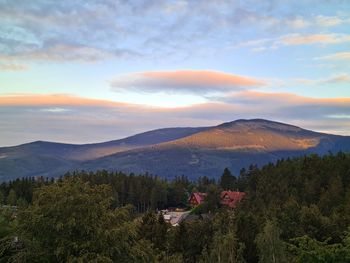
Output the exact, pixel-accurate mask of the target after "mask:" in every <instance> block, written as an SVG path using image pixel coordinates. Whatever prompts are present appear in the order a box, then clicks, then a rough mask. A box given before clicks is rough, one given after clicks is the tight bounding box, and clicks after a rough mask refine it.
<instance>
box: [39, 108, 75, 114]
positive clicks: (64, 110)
mask: <svg viewBox="0 0 350 263" xmlns="http://www.w3.org/2000/svg"><path fill="white" fill-rule="evenodd" d="M41 111H43V112H51V113H61V112H67V111H70V110H69V109H66V108H59V107H55V108H44V109H41Z"/></svg>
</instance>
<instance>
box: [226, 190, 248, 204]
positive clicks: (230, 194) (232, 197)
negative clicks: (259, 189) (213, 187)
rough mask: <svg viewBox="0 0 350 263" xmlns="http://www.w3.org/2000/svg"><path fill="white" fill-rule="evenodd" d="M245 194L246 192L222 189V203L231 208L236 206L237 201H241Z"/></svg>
mask: <svg viewBox="0 0 350 263" xmlns="http://www.w3.org/2000/svg"><path fill="white" fill-rule="evenodd" d="M244 196H245V193H244V192H235V191H222V192H221V195H220V198H221V204H222V205H227V206H229V207H231V208H235V207H236V205H237V203H238V202H239V201H241V200H242V199H243V197H244Z"/></svg>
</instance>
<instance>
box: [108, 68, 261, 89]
mask: <svg viewBox="0 0 350 263" xmlns="http://www.w3.org/2000/svg"><path fill="white" fill-rule="evenodd" d="M262 85H264V82H263V81H261V80H258V79H255V78H251V77H246V76H239V75H233V74H229V73H224V72H219V71H211V70H177V71H151V72H138V73H132V74H129V75H125V76H120V77H118V78H116V79H115V80H113V81H112V82H111V86H112V87H113V90H115V91H119V90H126V89H127V90H129V91H130V90H131V91H142V92H184V93H196V94H198V93H199V94H201V95H202V94H204V93H210V92H227V91H233V90H237V89H242V88H245V87H256V86H262Z"/></svg>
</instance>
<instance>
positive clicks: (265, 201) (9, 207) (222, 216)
mask: <svg viewBox="0 0 350 263" xmlns="http://www.w3.org/2000/svg"><path fill="white" fill-rule="evenodd" d="M229 189H231V190H237V189H238V190H240V191H244V192H246V197H245V198H244V199H243V200H242V201H241V202H240V203H239V205H238V207H237V208H236V209H235V210H229V209H227V208H225V207H220V202H219V193H220V191H221V190H229ZM195 191H199V192H206V193H207V194H208V195H207V198H206V200H205V202H204V204H203V205H200V206H199V207H197V208H196V209H193V211H192V215H193V217H192V219H191V220H187V221H185V222H183V223H181V224H180V225H179V226H177V227H172V226H171V225H170V224H168V223H166V222H165V221H164V219H163V216H161V215H159V214H157V213H156V211H157V210H159V209H163V208H167V207H171V206H176V207H186V206H187V198H188V196H189V194H190V193H191V192H195ZM0 194H1V199H0V201H1V202H2V203H3V204H5V205H3V206H2V209H1V218H0V237H1V241H0V253H1V254H0V258H1V259H0V262H8V261H9V262H88V261H92V262H252V263H254V262H269V263H270V262H276V263H277V262H279V263H283V262H297V263H301V262H350V232H349V229H348V227H349V226H350V155H349V154H345V153H338V154H336V155H333V154H328V155H325V156H323V157H320V156H317V155H310V156H305V157H299V158H294V159H285V160H279V161H278V162H277V163H276V164H268V165H266V166H264V167H262V168H261V169H260V168H257V167H256V166H254V165H251V166H250V168H249V169H248V170H242V171H241V173H240V174H239V175H237V176H234V175H232V174H231V173H230V171H229V170H228V169H225V171H224V172H223V174H222V176H221V178H220V180H218V181H215V180H213V179H209V178H207V177H201V178H200V179H199V180H197V181H190V180H188V179H187V178H186V177H177V178H176V179H175V180H173V181H166V180H164V179H160V178H158V177H154V176H151V175H149V174H143V175H126V174H124V173H109V172H107V171H100V172H96V173H85V172H77V173H75V174H67V175H66V176H64V177H62V178H60V179H59V180H56V181H54V180H49V179H45V178H36V179H34V178H26V179H21V180H19V179H18V180H16V181H12V182H8V183H3V184H1V185H0ZM14 205H17V207H15V206H14ZM195 215H196V216H195Z"/></svg>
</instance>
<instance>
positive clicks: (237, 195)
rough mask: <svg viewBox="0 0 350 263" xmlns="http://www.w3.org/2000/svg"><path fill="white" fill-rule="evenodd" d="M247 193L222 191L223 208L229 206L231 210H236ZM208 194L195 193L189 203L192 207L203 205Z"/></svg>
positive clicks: (221, 201)
mask: <svg viewBox="0 0 350 263" xmlns="http://www.w3.org/2000/svg"><path fill="white" fill-rule="evenodd" d="M245 195H246V193H244V192H237V191H222V192H221V194H220V203H221V205H223V206H228V207H230V208H235V207H236V206H237V203H238V202H239V201H241V200H242V199H243V198H244V196H245ZM206 196H207V194H206V193H200V192H195V193H192V194H191V196H190V198H189V200H188V202H189V203H190V205H191V206H193V207H194V206H198V205H200V204H202V203H203V202H204V200H205V198H206Z"/></svg>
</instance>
